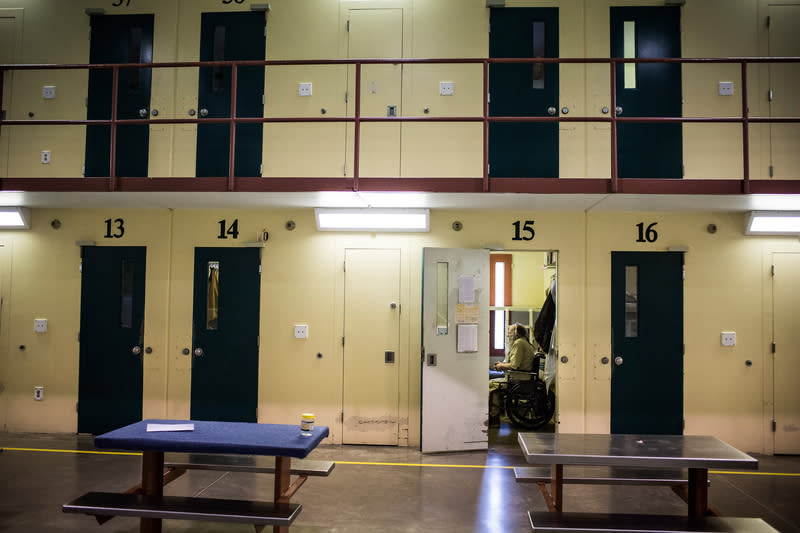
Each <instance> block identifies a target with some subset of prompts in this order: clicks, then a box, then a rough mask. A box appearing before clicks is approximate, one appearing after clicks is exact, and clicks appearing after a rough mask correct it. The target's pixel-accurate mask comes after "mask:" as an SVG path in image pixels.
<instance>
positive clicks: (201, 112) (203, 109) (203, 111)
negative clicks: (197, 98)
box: [200, 107, 208, 117]
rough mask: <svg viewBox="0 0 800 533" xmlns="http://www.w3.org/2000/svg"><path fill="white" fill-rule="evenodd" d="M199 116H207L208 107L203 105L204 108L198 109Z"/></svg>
mask: <svg viewBox="0 0 800 533" xmlns="http://www.w3.org/2000/svg"><path fill="white" fill-rule="evenodd" d="M200 116H201V117H207V116H208V109H206V108H205V107H204V108H202V109H201V110H200Z"/></svg>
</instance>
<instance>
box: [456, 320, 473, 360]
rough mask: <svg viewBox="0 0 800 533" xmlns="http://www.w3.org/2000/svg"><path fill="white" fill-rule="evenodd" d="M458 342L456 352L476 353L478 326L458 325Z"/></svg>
mask: <svg viewBox="0 0 800 533" xmlns="http://www.w3.org/2000/svg"><path fill="white" fill-rule="evenodd" d="M457 337H458V341H457V344H458V346H457V348H456V351H457V352H459V353H463V352H477V351H478V325H477V324H459V325H458V335H457Z"/></svg>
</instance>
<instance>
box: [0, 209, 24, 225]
mask: <svg viewBox="0 0 800 533" xmlns="http://www.w3.org/2000/svg"><path fill="white" fill-rule="evenodd" d="M0 228H2V229H30V228H31V212H30V210H29V209H28V208H26V207H0Z"/></svg>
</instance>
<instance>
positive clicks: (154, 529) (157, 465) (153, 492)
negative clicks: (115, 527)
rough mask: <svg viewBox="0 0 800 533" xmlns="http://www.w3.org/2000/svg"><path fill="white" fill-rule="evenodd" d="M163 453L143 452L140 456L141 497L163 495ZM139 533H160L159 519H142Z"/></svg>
mask: <svg viewBox="0 0 800 533" xmlns="http://www.w3.org/2000/svg"><path fill="white" fill-rule="evenodd" d="M163 475H164V452H144V453H143V454H142V495H143V496H145V497H147V496H162V495H163V494H164V482H163V479H162V477H163ZM139 531H140V532H141V533H161V519H160V518H142V519H141V520H140V522H139Z"/></svg>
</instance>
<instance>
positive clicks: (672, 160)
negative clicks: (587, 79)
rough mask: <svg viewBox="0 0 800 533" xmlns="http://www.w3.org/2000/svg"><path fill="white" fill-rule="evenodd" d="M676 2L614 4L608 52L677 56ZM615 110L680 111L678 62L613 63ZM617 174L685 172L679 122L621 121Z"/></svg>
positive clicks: (639, 113)
mask: <svg viewBox="0 0 800 533" xmlns="http://www.w3.org/2000/svg"><path fill="white" fill-rule="evenodd" d="M680 22H681V12H680V8H679V7H612V8H611V57H623V58H662V57H681V39H680V38H681V35H680ZM616 82H617V116H620V117H680V116H681V114H682V104H681V65H680V64H679V63H620V64H618V65H617V72H616ZM617 160H618V176H619V177H620V178H681V177H683V126H682V125H681V124H680V123H674V124H673V123H670V124H666V123H661V124H656V123H641V124H639V123H628V124H625V123H619V124H618V126H617Z"/></svg>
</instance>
